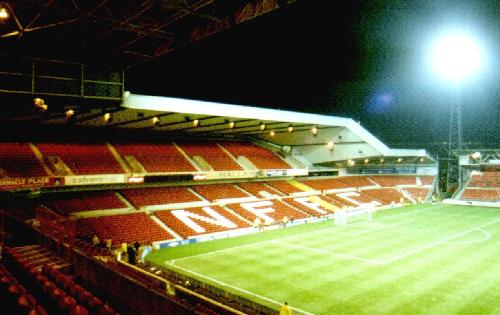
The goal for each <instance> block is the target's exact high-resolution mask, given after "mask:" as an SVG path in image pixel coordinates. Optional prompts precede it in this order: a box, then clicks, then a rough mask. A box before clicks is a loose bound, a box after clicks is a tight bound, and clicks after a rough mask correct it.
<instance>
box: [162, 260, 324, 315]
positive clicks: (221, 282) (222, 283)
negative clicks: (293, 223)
mask: <svg viewBox="0 0 500 315" xmlns="http://www.w3.org/2000/svg"><path fill="white" fill-rule="evenodd" d="M167 264H169V265H171V266H172V267H174V268H178V269H181V270H183V271H185V272H187V273H190V274H193V275H195V276H198V277H200V278H204V279H207V280H209V281H212V282H215V283H217V284H219V285H221V286H224V287H227V288H231V289H233V290H236V291H239V292H242V293H245V294H248V295H252V296H255V297H257V298H259V299H262V300H264V301H267V302H270V303H272V304H276V305H278V306H281V304H282V303H280V302H278V301H275V300H273V299H270V298H268V297H265V296H262V295H259V294H257V293H253V292H250V291H248V290H245V289H242V288H240V287H237V286H234V285H231V284H227V283H225V282H223V281H220V280H217V279H214V278H212V277H209V276H206V275H204V274H201V273H199V272H196V271H193V270H190V269H187V268H184V267H181V266H178V265H176V264H175V263H174V262H170V261H168V262H167ZM290 308H291V309H293V310H294V311H296V312H298V313H301V314H305V315H314V313H310V312H307V311H304V310H301V309H300V308H296V307H293V306H290Z"/></svg>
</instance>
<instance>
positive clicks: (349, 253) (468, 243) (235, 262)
mask: <svg viewBox="0 0 500 315" xmlns="http://www.w3.org/2000/svg"><path fill="white" fill-rule="evenodd" d="M147 260H148V261H149V262H151V263H155V264H159V265H162V266H167V267H169V268H172V269H175V270H177V271H178V272H181V273H185V274H187V275H189V276H192V277H194V278H197V279H200V280H203V281H205V282H207V283H211V284H213V285H215V286H217V287H221V288H224V289H225V290H227V291H230V292H233V293H235V294H238V295H241V296H245V297H248V298H250V299H252V300H255V301H258V302H259V303H262V304H266V305H268V306H271V307H273V308H275V309H279V305H280V304H281V303H283V302H284V301H288V303H289V304H290V305H291V306H292V307H293V310H294V314H370V315H374V314H426V315H429V314H439V315H443V314H481V315H483V314H495V315H500V209H498V208H497V209H494V208H481V207H465V206H451V205H444V204H438V205H419V206H408V207H404V208H395V209H389V210H383V211H378V212H376V213H374V215H373V219H372V221H368V219H367V217H366V215H364V216H360V217H352V218H349V219H348V223H347V225H345V226H339V225H334V224H333V221H326V222H322V223H316V224H304V225H300V226H296V227H288V228H284V229H279V230H272V231H266V232H261V233H256V234H252V235H248V236H243V237H237V238H231V239H224V240H219V241H213V242H207V243H199V244H193V245H188V246H181V247H178V248H171V249H165V250H159V251H156V252H153V253H151V254H150V255H148V256H147Z"/></svg>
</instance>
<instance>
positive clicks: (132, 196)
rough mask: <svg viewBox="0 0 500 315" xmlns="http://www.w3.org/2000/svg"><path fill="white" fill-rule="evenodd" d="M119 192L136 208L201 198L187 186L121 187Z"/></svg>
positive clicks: (192, 200)
mask: <svg viewBox="0 0 500 315" xmlns="http://www.w3.org/2000/svg"><path fill="white" fill-rule="evenodd" d="M120 192H121V194H122V195H123V196H124V197H125V198H127V199H128V201H130V203H131V204H132V205H134V207H136V208H138V209H139V208H141V207H144V206H151V205H163V204H173V203H184V202H194V201H200V200H201V199H200V198H199V197H198V196H196V195H195V194H193V193H192V192H191V191H190V190H189V189H187V187H184V186H170V187H149V188H134V189H123V190H121V191H120Z"/></svg>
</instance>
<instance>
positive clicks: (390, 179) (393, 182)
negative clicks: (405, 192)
mask: <svg viewBox="0 0 500 315" xmlns="http://www.w3.org/2000/svg"><path fill="white" fill-rule="evenodd" d="M370 179H371V180H373V181H374V182H375V183H377V184H378V185H380V186H382V187H396V186H398V185H417V182H416V176H406V175H393V176H386V175H380V176H370Z"/></svg>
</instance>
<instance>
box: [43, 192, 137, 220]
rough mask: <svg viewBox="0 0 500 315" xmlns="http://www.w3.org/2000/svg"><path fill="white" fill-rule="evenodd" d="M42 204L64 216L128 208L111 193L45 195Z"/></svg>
mask: <svg viewBox="0 0 500 315" xmlns="http://www.w3.org/2000/svg"><path fill="white" fill-rule="evenodd" d="M42 203H43V204H44V205H45V206H47V207H48V208H50V209H52V210H54V211H56V212H58V213H60V214H64V215H68V214H70V213H73V212H81V211H92V210H106V209H108V210H109V209H126V208H128V207H127V205H125V204H124V203H123V202H122V201H121V200H120V199H119V198H118V197H117V196H116V194H115V193H114V192H112V191H83V192H73V193H58V194H54V195H47V196H45V197H44V200H43V201H42Z"/></svg>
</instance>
